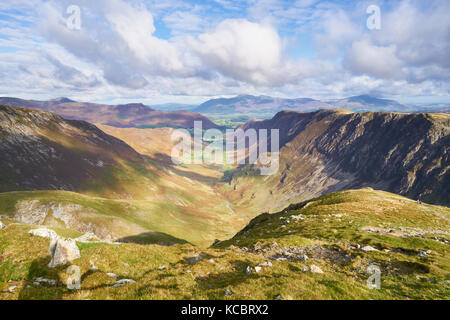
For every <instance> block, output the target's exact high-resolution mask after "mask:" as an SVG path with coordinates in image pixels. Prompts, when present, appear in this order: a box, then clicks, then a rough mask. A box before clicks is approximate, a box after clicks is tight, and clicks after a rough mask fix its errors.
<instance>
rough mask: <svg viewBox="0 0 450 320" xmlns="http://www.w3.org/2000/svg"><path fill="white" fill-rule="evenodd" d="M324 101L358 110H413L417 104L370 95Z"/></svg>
mask: <svg viewBox="0 0 450 320" xmlns="http://www.w3.org/2000/svg"><path fill="white" fill-rule="evenodd" d="M324 102H326V103H328V104H330V105H333V106H334V107H336V108H345V109H349V110H352V111H356V112H361V111H387V112H411V111H413V110H415V109H417V107H416V106H412V105H407V104H404V103H400V102H397V101H395V100H388V99H379V98H376V97H372V96H369V95H361V96H355V97H350V98H346V99H336V100H325V101H324Z"/></svg>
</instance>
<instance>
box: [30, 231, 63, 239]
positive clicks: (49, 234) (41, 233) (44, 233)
mask: <svg viewBox="0 0 450 320" xmlns="http://www.w3.org/2000/svg"><path fill="white" fill-rule="evenodd" d="M28 233H29V234H31V235H32V236H35V237H42V238H48V239H51V240H53V239H57V238H58V235H57V234H56V232H55V231H53V230H50V229H47V228H41V229H33V230H30V231H29V232H28Z"/></svg>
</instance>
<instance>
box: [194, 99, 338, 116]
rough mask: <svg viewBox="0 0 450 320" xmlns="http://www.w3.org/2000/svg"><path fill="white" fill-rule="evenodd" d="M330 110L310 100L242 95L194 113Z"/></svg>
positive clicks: (326, 105) (217, 100)
mask: <svg viewBox="0 0 450 320" xmlns="http://www.w3.org/2000/svg"><path fill="white" fill-rule="evenodd" d="M330 108H333V106H332V105H329V104H327V103H323V102H321V101H318V100H314V99H310V98H300V99H281V98H272V97H268V96H259V97H256V96H251V95H241V96H237V97H235V98H220V99H213V100H209V101H206V102H205V103H203V104H201V105H200V106H199V107H198V108H196V109H194V110H193V111H195V112H200V113H238V112H241V113H252V112H275V113H276V112H278V111H281V110H303V111H311V110H317V109H330Z"/></svg>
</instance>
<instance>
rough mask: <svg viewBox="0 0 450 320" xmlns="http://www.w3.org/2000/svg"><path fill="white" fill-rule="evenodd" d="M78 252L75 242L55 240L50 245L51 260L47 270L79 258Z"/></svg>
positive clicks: (71, 240) (61, 239)
mask: <svg viewBox="0 0 450 320" xmlns="http://www.w3.org/2000/svg"><path fill="white" fill-rule="evenodd" d="M80 256H81V255H80V250H79V249H78V247H77V244H76V242H75V240H73V239H63V238H56V239H52V241H51V243H50V257H51V258H52V260H51V261H50V263H49V264H48V267H49V268H55V267H58V266H64V265H66V264H67V263H69V262H70V261H72V260H75V259H78V258H80Z"/></svg>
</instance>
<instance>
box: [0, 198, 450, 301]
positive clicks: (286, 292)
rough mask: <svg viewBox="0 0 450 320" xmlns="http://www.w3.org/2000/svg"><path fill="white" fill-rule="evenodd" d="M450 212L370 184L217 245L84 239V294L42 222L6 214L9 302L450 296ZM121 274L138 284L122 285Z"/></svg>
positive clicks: (263, 220) (2, 280)
mask: <svg viewBox="0 0 450 320" xmlns="http://www.w3.org/2000/svg"><path fill="white" fill-rule="evenodd" d="M449 219H450V211H449V209H448V208H443V207H438V206H432V205H426V204H417V203H416V202H414V201H412V200H409V199H406V198H403V197H400V196H397V195H393V194H389V193H386V192H380V191H374V190H369V189H365V190H354V191H346V192H340V193H335V194H330V195H327V196H324V197H321V198H318V199H314V200H311V201H308V202H305V203H301V204H298V205H296V206H292V207H291V208H290V209H288V210H286V211H284V212H281V213H278V214H275V215H262V216H260V217H258V218H256V219H254V220H253V222H252V223H251V224H250V225H249V226H248V227H247V228H245V229H244V230H243V231H242V232H241V233H239V234H238V235H236V236H235V237H234V238H233V239H231V240H228V241H224V242H222V243H219V244H217V245H216V246H215V247H214V248H210V249H205V248H199V247H195V246H192V245H189V244H175V245H172V246H160V245H156V244H151V245H138V244H131V243H130V244H115V245H112V244H106V243H85V242H78V246H79V248H80V251H81V258H79V259H77V260H74V261H73V262H72V264H73V265H76V266H79V267H80V269H81V275H82V282H81V290H76V291H74V290H69V289H67V288H66V286H65V283H66V280H67V279H68V277H69V274H67V272H66V269H67V266H65V267H59V268H56V269H49V268H48V267H47V264H48V263H49V261H50V257H49V255H48V247H49V240H48V239H44V238H39V237H31V236H30V235H29V234H28V231H29V230H30V229H34V228H36V227H34V226H29V225H22V224H17V223H11V222H10V221H8V220H3V222H4V223H5V224H6V228H5V229H3V230H0V299H2V300H3V299H83V300H86V299H87V300H92V299H227V300H233V299H268V300H272V299H283V300H285V299H286V300H288V299H444V300H445V299H448V297H449V294H450V284H449V277H450V267H449V266H450V260H449V259H450V251H449V246H448V244H449V241H450V235H449V227H450V224H449ZM54 229H55V231H56V232H57V233H58V234H59V235H61V236H64V237H73V238H75V237H78V236H79V233H77V232H74V231H72V230H70V229H62V228H54ZM94 267H95V268H94ZM369 267H371V268H372V269H370V268H369ZM373 268H379V269H378V270H379V272H380V273H379V276H380V288H379V290H377V289H370V288H368V286H367V280H368V278H369V277H370V276H372V275H373V271H372V272H370V270H373ZM111 273H114V274H113V275H112V274H111ZM114 276H115V277H116V278H115V277H114ZM38 278H45V279H49V280H54V281H55V284H54V285H52V284H44V283H39V282H38V281H36V280H37V279H38ZM117 279H132V280H134V281H135V283H132V284H127V285H124V286H122V287H118V288H117V287H114V285H115V284H116V283H117ZM14 287H15V288H14ZM10 288H13V289H11V290H9V289H10Z"/></svg>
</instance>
